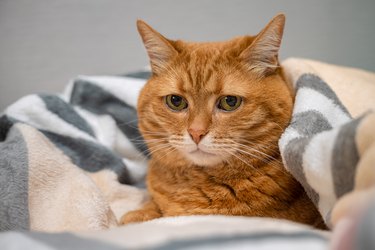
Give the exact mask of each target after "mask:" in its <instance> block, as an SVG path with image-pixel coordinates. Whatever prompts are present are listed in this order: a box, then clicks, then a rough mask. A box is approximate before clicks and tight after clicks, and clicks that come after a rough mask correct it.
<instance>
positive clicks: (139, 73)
mask: <svg viewBox="0 0 375 250" xmlns="http://www.w3.org/2000/svg"><path fill="white" fill-rule="evenodd" d="M125 76H127V77H132V78H138V79H145V80H147V79H149V78H150V77H151V72H150V71H137V72H132V73H128V74H126V75H125Z"/></svg>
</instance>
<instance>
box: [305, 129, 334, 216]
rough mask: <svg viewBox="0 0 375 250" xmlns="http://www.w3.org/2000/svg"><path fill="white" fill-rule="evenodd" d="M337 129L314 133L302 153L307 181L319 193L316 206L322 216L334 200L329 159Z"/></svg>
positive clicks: (330, 158)
mask: <svg viewBox="0 0 375 250" xmlns="http://www.w3.org/2000/svg"><path fill="white" fill-rule="evenodd" d="M338 131H339V128H337V129H333V130H330V131H324V132H321V133H319V134H317V135H315V136H314V137H313V138H312V139H311V141H310V143H309V144H308V145H306V148H305V152H304V154H303V164H302V165H303V171H304V173H305V176H306V180H307V183H308V184H309V185H310V186H311V187H312V188H313V189H314V190H315V191H316V192H317V193H318V194H319V198H320V199H319V205H318V207H319V211H320V212H321V213H322V214H323V215H324V217H325V216H326V215H327V213H328V212H329V211H330V210H331V209H332V207H333V205H334V204H335V202H336V195H335V191H334V185H333V178H332V171H331V160H332V152H333V148H334V144H335V140H336V137H337V134H338ZM337 157H340V156H337Z"/></svg>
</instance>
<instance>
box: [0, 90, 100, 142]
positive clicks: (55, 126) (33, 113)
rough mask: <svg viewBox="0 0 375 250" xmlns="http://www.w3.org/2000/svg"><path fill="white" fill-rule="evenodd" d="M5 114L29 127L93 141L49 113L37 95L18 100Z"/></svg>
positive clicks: (82, 132)
mask: <svg viewBox="0 0 375 250" xmlns="http://www.w3.org/2000/svg"><path fill="white" fill-rule="evenodd" d="M5 114H6V115H8V116H10V117H13V118H15V119H17V120H20V121H23V122H25V123H27V124H30V125H31V126H33V127H35V128H38V129H43V130H47V131H49V132H53V133H56V134H59V135H65V136H70V137H73V138H82V139H86V140H90V141H94V138H93V137H91V136H90V135H89V134H87V133H85V132H84V131H82V130H80V129H78V128H76V127H75V126H73V125H71V124H69V123H67V122H66V121H64V120H63V119H61V118H60V117H59V116H57V115H56V114H54V113H52V112H50V111H49V110H48V108H47V107H46V105H45V103H44V102H43V100H41V99H40V97H38V96H37V95H29V96H25V97H23V98H21V99H19V100H18V101H17V102H15V103H14V104H13V105H11V106H9V107H8V108H7V109H6V110H5Z"/></svg>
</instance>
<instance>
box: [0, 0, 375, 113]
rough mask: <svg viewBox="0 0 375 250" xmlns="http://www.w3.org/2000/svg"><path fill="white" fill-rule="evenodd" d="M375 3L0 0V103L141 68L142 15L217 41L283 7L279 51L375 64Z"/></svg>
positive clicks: (249, 29) (163, 26)
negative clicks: (79, 77)
mask: <svg viewBox="0 0 375 250" xmlns="http://www.w3.org/2000/svg"><path fill="white" fill-rule="evenodd" d="M374 11H375V1H374V0H315V1H302V0H283V1H280V0H268V1H264V0H252V1H250V0H232V1H219V0H199V1H198V0H196V1H193V0H185V1H181V0H159V1H152V0H126V1H125V0H33V1H31V0H0V110H3V109H4V108H5V107H6V106H7V105H9V104H11V103H12V102H14V101H16V100H17V99H18V98H20V97H22V96H24V95H26V94H30V93H39V92H60V91H62V90H63V88H64V86H65V85H66V84H67V82H68V81H69V80H70V79H72V78H74V77H75V76H77V75H92V74H95V75H98V74H99V75H100V74H110V75H112V74H115V75H116V74H123V73H126V72H130V71H134V70H137V69H140V68H143V67H144V66H145V65H147V64H148V59H147V56H146V53H145V51H144V48H143V45H142V43H141V40H140V38H139V36H138V34H137V31H136V26H135V22H136V20H137V19H143V20H145V21H146V22H148V23H149V24H150V25H151V26H153V27H154V28H155V29H157V30H158V31H159V32H160V33H162V34H164V35H165V36H167V37H168V38H172V39H177V38H179V39H185V40H194V41H214V40H225V39H229V38H231V37H233V36H238V35H244V34H251V35H254V34H256V33H258V32H259V31H260V29H261V28H262V27H263V26H264V25H265V24H266V23H267V22H268V21H269V20H270V19H271V18H272V17H273V16H274V15H275V14H276V13H278V12H284V13H285V14H286V16H287V24H286V30H285V33H284V39H283V43H282V47H281V59H285V58H287V57H291V56H294V57H307V58H312V59H317V60H321V61H326V62H329V63H335V64H341V65H346V66H352V67H358V68H363V69H367V70H372V71H375V46H374V41H375V15H374Z"/></svg>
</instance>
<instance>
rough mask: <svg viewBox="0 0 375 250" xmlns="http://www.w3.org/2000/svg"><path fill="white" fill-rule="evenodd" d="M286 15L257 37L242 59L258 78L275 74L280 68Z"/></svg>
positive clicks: (268, 25) (278, 18) (278, 16)
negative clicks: (279, 58) (280, 52)
mask: <svg viewBox="0 0 375 250" xmlns="http://www.w3.org/2000/svg"><path fill="white" fill-rule="evenodd" d="M284 25H285V15H284V14H278V15H277V16H275V17H274V18H273V19H272V20H271V21H270V22H269V23H268V24H267V26H266V27H265V28H264V29H263V30H262V31H261V32H260V33H259V34H258V35H257V36H256V37H255V39H254V41H253V42H252V43H251V45H250V46H249V47H248V48H246V49H245V50H244V51H243V52H242V53H241V54H240V58H241V60H243V61H244V62H245V64H246V65H247V66H248V67H249V69H250V70H251V71H252V72H254V73H256V74H257V75H258V76H266V75H268V74H271V73H273V72H274V71H275V70H276V69H277V68H278V67H279V60H278V55H279V48H280V44H281V39H282V36H283V31H284Z"/></svg>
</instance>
